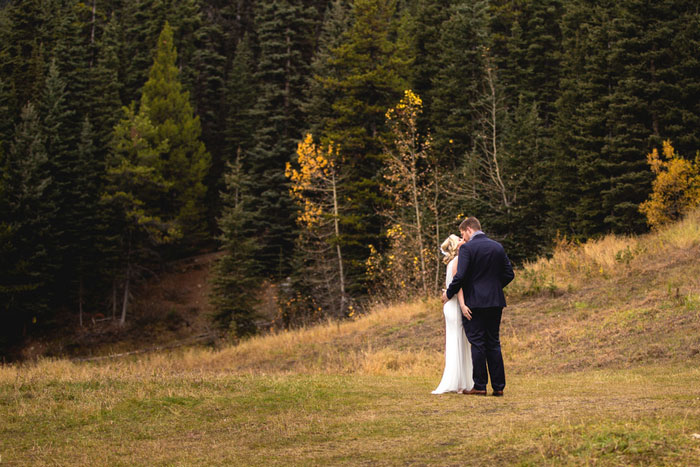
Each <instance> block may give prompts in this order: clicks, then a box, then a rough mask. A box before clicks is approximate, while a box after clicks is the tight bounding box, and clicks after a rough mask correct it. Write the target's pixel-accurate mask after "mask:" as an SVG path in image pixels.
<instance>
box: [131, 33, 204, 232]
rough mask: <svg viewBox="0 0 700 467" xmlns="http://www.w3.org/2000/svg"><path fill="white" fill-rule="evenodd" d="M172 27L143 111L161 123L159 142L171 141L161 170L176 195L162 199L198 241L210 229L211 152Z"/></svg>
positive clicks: (161, 43) (160, 47)
mask: <svg viewBox="0 0 700 467" xmlns="http://www.w3.org/2000/svg"><path fill="white" fill-rule="evenodd" d="M176 62H177V53H176V51H175V46H174V45H173V32H172V29H171V28H170V25H169V24H168V23H167V22H166V23H165V26H164V27H163V31H162V32H161V35H160V37H159V38H158V44H157V46H156V51H155V57H154V62H153V66H152V67H151V70H150V72H149V78H148V81H147V82H146V84H145V86H144V88H143V92H142V94H141V103H140V109H139V114H141V115H143V116H145V117H147V118H148V120H149V121H150V122H151V123H152V124H153V126H154V127H155V128H156V132H155V137H156V139H155V140H154V141H153V142H152V144H153V146H154V147H158V146H160V145H161V144H167V145H168V152H167V153H166V154H163V156H162V157H161V160H160V161H159V166H158V170H159V171H160V174H161V175H162V176H163V178H164V179H165V180H168V181H169V182H171V183H172V184H173V192H172V199H170V200H167V201H166V200H165V199H164V200H163V202H164V203H165V204H166V206H167V207H166V209H167V210H168V211H169V213H172V215H174V216H175V217H176V219H177V221H178V223H179V225H180V227H181V228H182V230H183V234H184V235H185V239H186V240H187V241H188V242H191V243H196V242H199V241H201V240H202V239H203V238H204V235H205V232H206V224H205V218H206V217H205V214H206V208H205V206H204V203H203V201H204V196H205V194H206V187H205V185H204V183H203V182H204V177H205V176H206V175H207V172H208V170H209V165H210V156H209V153H208V152H207V151H206V148H205V147H204V144H203V143H202V142H201V141H200V139H199V138H200V136H201V125H200V122H199V117H195V116H194V115H193V111H192V107H191V105H190V102H189V93H188V92H186V91H183V89H182V84H181V83H180V81H179V78H178V76H179V71H178V69H177V67H176V65H175V64H176Z"/></svg>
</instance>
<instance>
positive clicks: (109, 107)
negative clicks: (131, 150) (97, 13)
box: [90, 13, 124, 161]
mask: <svg viewBox="0 0 700 467" xmlns="http://www.w3.org/2000/svg"><path fill="white" fill-rule="evenodd" d="M120 30H121V29H120V25H119V23H118V20H117V16H116V14H115V13H112V15H111V16H110V19H109V22H108V23H107V24H106V25H105V27H104V30H103V32H102V35H101V37H100V39H99V41H98V53H97V59H96V62H95V66H94V67H93V68H92V73H91V77H92V78H91V81H92V91H91V93H90V96H91V100H92V102H91V108H90V115H91V116H92V124H93V131H94V133H95V145H96V150H97V154H98V157H100V158H101V160H103V161H104V160H105V159H106V152H107V148H108V145H109V140H110V138H111V135H112V132H113V131H114V126H115V125H116V124H117V122H118V121H119V113H120V109H121V106H122V100H121V92H122V89H123V87H124V85H123V83H122V81H121V80H120V77H119V71H120V62H119V53H120V47H121V41H120Z"/></svg>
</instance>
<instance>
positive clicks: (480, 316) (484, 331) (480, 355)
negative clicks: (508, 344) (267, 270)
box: [462, 307, 506, 391]
mask: <svg viewBox="0 0 700 467" xmlns="http://www.w3.org/2000/svg"><path fill="white" fill-rule="evenodd" d="M471 310H472V319H471V320H468V319H467V318H465V317H464V316H462V323H463V324H464V333H465V334H466V335H467V340H468V341H469V343H470V344H471V346H472V364H473V368H474V389H479V390H485V389H486V385H487V383H488V376H489V375H490V376H491V387H492V388H493V390H494V391H502V390H503V388H505V387H506V374H505V370H504V368H503V355H502V354H501V340H500V336H499V334H500V328H501V315H502V314H503V308H501V307H493V308H472V309H471ZM487 364H488V373H487V368H486V366H487Z"/></svg>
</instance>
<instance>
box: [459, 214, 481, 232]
mask: <svg viewBox="0 0 700 467" xmlns="http://www.w3.org/2000/svg"><path fill="white" fill-rule="evenodd" d="M467 228H470V229H472V230H473V231H475V232H476V231H477V230H481V222H479V219H477V218H476V217H467V218H466V219H464V220H463V221H462V223H461V224H459V231H460V232H463V231H465V230H467Z"/></svg>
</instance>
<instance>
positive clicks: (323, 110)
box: [302, 0, 351, 135]
mask: <svg viewBox="0 0 700 467" xmlns="http://www.w3.org/2000/svg"><path fill="white" fill-rule="evenodd" d="M348 3H349V2H348V1H347V0H333V1H332V2H330V3H329V4H328V9H327V10H326V13H325V15H324V19H323V23H322V29H321V34H320V36H319V38H318V41H317V43H316V49H315V53H314V56H313V59H312V61H311V66H310V74H309V80H308V84H307V88H306V99H305V101H304V104H303V107H302V108H303V110H304V114H305V115H306V121H307V124H308V127H309V128H308V130H309V132H310V133H311V134H315V135H318V134H321V130H322V129H323V128H324V127H325V126H326V125H327V124H328V121H329V120H330V118H331V117H332V116H333V111H332V105H333V102H335V101H336V100H338V99H340V98H341V96H342V91H340V90H339V89H335V90H334V89H332V88H331V87H330V86H328V85H327V82H328V80H329V79H332V78H334V77H335V76H334V69H333V67H332V66H331V63H330V61H331V59H332V55H331V51H332V50H333V49H335V48H337V47H338V46H340V44H341V43H342V40H343V34H345V32H346V31H347V30H348V28H349V27H350V19H351V18H350V5H349V4H348ZM334 91H335V92H334Z"/></svg>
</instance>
